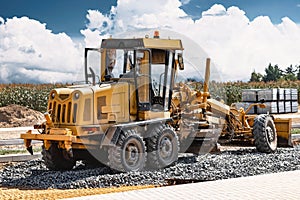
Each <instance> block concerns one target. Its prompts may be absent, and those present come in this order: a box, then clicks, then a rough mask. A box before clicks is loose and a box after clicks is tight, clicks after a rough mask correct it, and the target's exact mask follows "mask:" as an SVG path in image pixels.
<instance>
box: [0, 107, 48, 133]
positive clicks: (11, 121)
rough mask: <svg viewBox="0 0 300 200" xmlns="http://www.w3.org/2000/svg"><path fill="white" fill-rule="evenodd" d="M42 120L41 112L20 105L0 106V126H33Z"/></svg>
mask: <svg viewBox="0 0 300 200" xmlns="http://www.w3.org/2000/svg"><path fill="white" fill-rule="evenodd" d="M43 120H44V115H43V114H42V113H41V112H38V111H35V110H32V109H29V108H26V107H24V106H20V105H9V106H5V107H0V128H12V127H25V126H33V125H34V124H36V123H40V122H42V121H43Z"/></svg>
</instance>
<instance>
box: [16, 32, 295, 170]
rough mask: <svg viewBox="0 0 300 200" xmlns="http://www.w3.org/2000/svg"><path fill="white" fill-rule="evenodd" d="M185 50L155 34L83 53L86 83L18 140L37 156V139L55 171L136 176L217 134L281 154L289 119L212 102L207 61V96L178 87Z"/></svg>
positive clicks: (209, 144)
mask: <svg viewBox="0 0 300 200" xmlns="http://www.w3.org/2000/svg"><path fill="white" fill-rule="evenodd" d="M183 51H184V48H183V45H182V42H181V40H179V39H161V38H160V37H159V34H158V32H155V34H154V37H153V38H150V37H149V36H145V37H144V38H133V39H118V38H108V39H103V40H102V42H101V46H100V48H86V49H85V54H84V55H85V56H84V57H85V66H84V71H85V80H84V81H83V82H82V83H75V84H73V85H71V86H68V87H65V88H57V89H53V90H52V91H51V92H50V94H49V97H48V106H47V112H46V113H45V114H44V116H45V122H44V123H42V124H37V125H34V129H37V130H38V131H39V133H33V132H32V130H28V131H27V132H26V133H24V134H21V136H20V137H21V138H22V139H24V144H25V146H26V148H27V150H28V151H29V152H30V153H31V154H32V145H31V141H32V140H40V141H43V145H42V159H43V160H44V162H45V164H46V166H47V167H48V168H49V169H51V170H69V169H72V168H73V167H74V165H75V164H76V161H78V160H82V161H83V162H84V163H86V164H104V165H107V166H109V167H111V168H112V169H116V170H118V171H138V170H142V169H144V168H145V167H146V168H164V167H167V166H170V165H172V164H174V163H175V162H176V161H177V160H178V155H179V153H180V152H188V153H194V154H201V153H207V152H210V151H211V150H212V149H214V148H215V147H216V146H217V144H218V139H219V137H220V136H221V137H220V138H221V139H223V140H228V139H233V138H240V139H241V138H243V139H249V140H254V143H255V145H256V147H257V149H258V151H261V152H266V153H270V152H274V151H275V150H276V148H277V138H281V139H283V140H284V141H288V140H289V138H290V129H289V128H290V121H284V120H280V119H275V118H274V117H272V116H270V115H268V114H264V115H259V116H250V115H247V114H246V113H247V111H245V110H243V109H236V108H233V107H230V106H228V105H226V104H224V103H222V102H221V101H218V100H216V99H212V98H211V95H210V93H209V78H210V59H209V58H208V59H207V61H206V72H205V78H204V87H203V91H195V90H192V89H190V88H189V87H188V86H187V85H186V84H184V83H177V82H176V78H177V75H178V73H180V70H184V69H185V65H184V62H183ZM91 53H96V54H97V55H99V62H100V63H99V64H100V66H99V69H98V70H99V73H97V74H96V73H95V69H93V68H92V67H89V66H88V65H89V63H91V61H89V55H90V54H91ZM99 64H98V65H99ZM256 106H264V104H263V103H262V104H257V105H256ZM278 130H279V131H278Z"/></svg>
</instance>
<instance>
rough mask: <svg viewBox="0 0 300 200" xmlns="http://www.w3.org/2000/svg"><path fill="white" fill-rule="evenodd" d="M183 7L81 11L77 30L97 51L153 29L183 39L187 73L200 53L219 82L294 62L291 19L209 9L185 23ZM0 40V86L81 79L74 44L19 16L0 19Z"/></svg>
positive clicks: (296, 31) (295, 27)
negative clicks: (82, 22)
mask: <svg viewBox="0 0 300 200" xmlns="http://www.w3.org/2000/svg"><path fill="white" fill-rule="evenodd" d="M187 2H188V1H179V0H166V1H160V0H153V1H151V3H149V1H148V0H147V1H146V0H140V1H135V0H126V1H125V0H122V1H121V0H118V2H117V5H116V6H115V7H112V8H111V11H110V13H109V14H103V13H101V12H99V11H96V10H88V11H87V15H86V18H87V20H88V21H89V23H87V25H86V26H87V27H86V29H85V30H81V33H82V35H84V37H85V39H84V43H85V46H86V47H99V46H100V42H101V39H102V38H107V37H109V36H110V35H112V36H113V37H115V36H117V35H120V34H123V35H124V34H125V35H127V36H129V37H134V36H136V37H137V35H136V34H139V35H138V36H140V37H143V36H144V34H145V33H147V34H152V33H151V32H150V31H149V30H150V29H158V30H161V37H165V38H167V37H169V36H170V37H171V38H184V39H183V45H184V47H185V53H184V55H185V60H186V62H187V65H186V68H190V69H189V70H187V71H189V72H192V71H195V70H196V68H198V69H201V70H203V69H204V60H205V57H207V56H209V57H211V58H212V61H213V62H214V63H215V64H216V67H217V70H218V71H219V72H220V73H221V74H222V77H223V80H249V78H250V74H251V72H252V71H253V70H255V71H256V72H261V73H263V72H264V68H265V67H267V66H268V64H269V63H270V62H271V63H272V64H278V65H279V66H281V67H282V68H286V67H287V66H289V65H291V64H293V65H295V64H297V65H299V64H300V58H299V53H298V52H299V46H300V26H299V24H296V23H295V22H293V21H292V20H291V19H289V18H287V17H284V18H282V22H281V23H280V24H273V23H272V22H271V20H270V19H269V17H268V16H259V17H257V18H255V19H254V20H252V21H251V20H249V18H248V17H247V16H246V13H245V12H244V11H243V10H241V9H239V8H238V7H234V6H233V7H229V8H225V7H224V6H223V5H220V4H216V5H213V6H212V7H211V8H210V9H208V10H207V11H205V12H203V13H202V15H201V16H202V17H201V18H200V19H198V20H196V21H193V20H192V18H191V17H190V16H188V15H187V14H186V13H185V12H184V11H183V10H182V9H181V8H180V7H181V6H182V4H184V3H187ZM162 30H163V31H162ZM167 30H169V32H168V31H167ZM170 30H171V31H174V32H177V33H179V34H173V33H172V32H170ZM137 31H140V32H138V33H136V32H137ZM180 34H181V35H180ZM182 35H184V36H185V37H183V36H182ZM0 36H1V37H0V82H14V81H15V82H22V81H23V82H65V81H68V82H70V81H74V74H76V73H80V74H79V75H78V76H77V77H78V79H82V77H83V75H82V71H83V70H82V63H83V62H82V47H80V46H77V45H76V44H75V42H74V40H72V39H71V38H70V37H69V36H68V35H66V34H65V33H59V34H54V33H52V32H51V30H49V29H47V28H46V24H42V23H40V22H39V21H36V20H33V19H29V18H27V17H22V18H16V17H14V18H12V19H6V20H4V19H3V18H1V17H0ZM188 38H190V39H188ZM191 40H192V41H194V42H195V43H194V44H192V42H191ZM205 52H206V53H207V54H206V53H205ZM199 60H200V62H199ZM201 70H199V71H201ZM201 72H202V71H201ZM214 73H215V72H213V73H212V74H214ZM192 75H193V74H192ZM75 76H76V75H75ZM187 76H188V75H187Z"/></svg>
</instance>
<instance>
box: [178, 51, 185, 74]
mask: <svg viewBox="0 0 300 200" xmlns="http://www.w3.org/2000/svg"><path fill="white" fill-rule="evenodd" d="M177 57H178V65H179V69H180V70H184V64H183V56H182V53H178V54H177Z"/></svg>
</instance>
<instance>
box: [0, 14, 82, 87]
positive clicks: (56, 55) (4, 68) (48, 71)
mask: <svg viewBox="0 0 300 200" xmlns="http://www.w3.org/2000/svg"><path fill="white" fill-rule="evenodd" d="M0 21H1V20H0ZM0 35H1V37H0V52H1V54H0V55H1V56H0V67H1V76H0V78H1V79H0V82H5V83H10V82H57V81H58V82H66V81H67V82H70V81H74V74H76V73H77V72H78V71H79V70H81V68H82V62H81V61H82V60H81V57H82V52H81V51H79V49H80V48H78V47H76V44H75V43H74V42H73V41H72V39H71V38H70V37H69V36H67V35H66V34H65V33H59V34H53V33H52V32H51V30H48V29H47V28H46V24H42V23H40V22H39V21H36V20H33V19H29V18H28V17H21V18H17V17H14V18H12V19H7V20H6V21H4V20H3V21H2V23H0ZM82 77H83V76H82Z"/></svg>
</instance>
